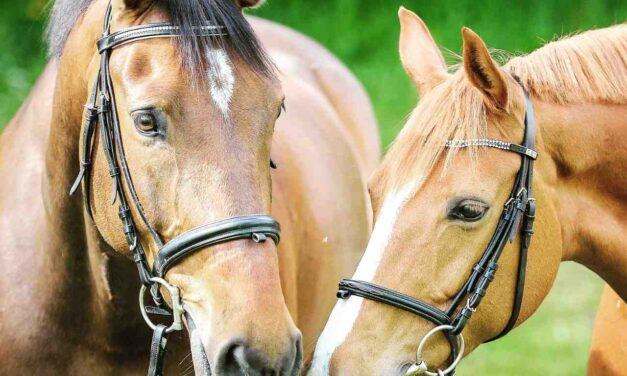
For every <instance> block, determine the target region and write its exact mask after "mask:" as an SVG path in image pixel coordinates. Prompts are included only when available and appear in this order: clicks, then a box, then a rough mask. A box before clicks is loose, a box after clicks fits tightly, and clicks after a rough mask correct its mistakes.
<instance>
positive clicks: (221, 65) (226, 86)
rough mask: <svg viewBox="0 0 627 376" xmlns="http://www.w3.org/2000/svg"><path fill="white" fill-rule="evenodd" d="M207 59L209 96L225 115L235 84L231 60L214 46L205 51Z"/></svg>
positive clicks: (227, 112) (227, 111)
mask: <svg viewBox="0 0 627 376" xmlns="http://www.w3.org/2000/svg"><path fill="white" fill-rule="evenodd" d="M207 60H208V63H209V69H208V70H207V77H208V80H209V91H210V92H211V97H212V98H213V101H214V103H215V104H216V106H218V108H219V109H220V111H221V112H222V114H223V115H224V116H225V117H227V116H228V115H229V105H230V104H231V98H232V97H233V87H234V84H235V76H234V75H233V68H232V67H231V61H230V60H229V57H228V55H227V54H226V53H225V52H224V51H222V50H219V49H215V48H211V49H209V50H208V51H207Z"/></svg>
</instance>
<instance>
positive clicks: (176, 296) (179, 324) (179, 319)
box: [139, 277, 185, 333]
mask: <svg viewBox="0 0 627 376" xmlns="http://www.w3.org/2000/svg"><path fill="white" fill-rule="evenodd" d="M150 282H153V283H157V284H160V285H161V286H163V287H165V288H166V289H167V290H168V291H169V292H170V297H171V298H172V316H173V320H174V321H173V322H172V325H170V326H169V327H167V328H166V330H165V332H166V333H171V332H173V331H175V330H182V329H183V313H185V308H183V304H182V303H181V293H180V291H179V289H178V287H175V286H172V285H171V284H169V283H168V282H167V281H166V280H165V279H163V278H159V277H152V278H150ZM146 290H147V287H146V286H145V285H142V287H141V289H140V290H139V310H140V312H141V314H142V317H143V318H144V321H146V324H148V326H149V327H150V329H152V330H155V329H156V328H157V325H155V324H154V323H153V322H152V320H150V317H148V313H147V312H146V305H145V304H144V296H145V295H146Z"/></svg>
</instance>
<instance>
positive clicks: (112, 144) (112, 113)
mask: <svg viewBox="0 0 627 376" xmlns="http://www.w3.org/2000/svg"><path fill="white" fill-rule="evenodd" d="M110 24H111V4H110V3H109V6H108V7H107V11H106V13H105V17H104V27H103V33H102V38H100V40H98V43H97V47H98V52H99V53H100V70H99V72H98V76H97V78H96V82H95V83H94V85H93V90H92V92H91V94H90V97H89V99H88V102H87V105H86V106H85V107H86V110H85V121H84V126H83V141H82V153H81V162H80V163H81V164H80V171H79V174H78V176H77V178H76V180H75V182H74V184H73V185H72V188H71V189H70V194H73V193H74V192H76V191H77V190H78V188H79V186H80V185H81V182H82V189H83V198H84V205H85V209H86V211H87V213H88V214H89V216H90V217H92V208H91V205H90V199H89V196H90V194H89V189H90V181H89V180H90V173H91V166H92V147H93V141H94V136H95V133H96V129H98V130H99V134H100V139H101V144H102V148H103V152H104V155H105V157H106V159H107V163H108V165H109V174H110V175H111V179H112V181H113V184H112V191H111V203H112V204H114V203H116V202H117V203H118V207H119V211H118V214H119V217H120V220H121V221H122V228H123V231H124V234H125V237H126V240H127V242H128V245H129V248H130V251H131V253H132V255H133V259H134V261H135V263H136V265H137V270H138V272H139V279H140V281H141V283H142V288H141V291H140V307H141V312H142V315H143V317H144V318H145V319H146V322H147V323H148V325H149V326H150V327H151V328H152V329H153V330H154V333H153V338H152V345H151V355H150V364H149V369H148V375H161V374H162V368H163V358H164V355H165V349H166V343H167V334H168V333H170V332H172V331H174V330H181V329H182V315H183V313H184V308H183V306H182V304H181V301H180V295H179V291H178V288H176V287H174V286H172V285H170V284H169V283H167V282H166V281H165V280H164V276H165V274H166V272H167V271H168V270H169V269H170V268H171V267H172V266H173V265H175V264H176V263H177V262H178V261H180V260H181V259H182V258H184V257H186V256H188V255H190V254H192V253H193V252H196V251H198V250H200V249H203V248H206V247H210V246H213V245H216V244H220V243H225V242H230V241H234V240H241V239H252V240H254V241H255V242H264V241H266V239H267V238H268V237H269V238H270V239H272V240H273V241H274V243H275V244H278V243H279V239H280V233H281V229H280V226H279V223H278V222H277V221H276V220H275V219H274V218H272V217H271V216H269V215H248V216H240V217H232V218H228V219H225V220H222V221H219V222H214V223H209V224H206V225H202V226H200V227H197V228H194V229H192V230H189V231H187V232H184V233H182V234H180V235H178V236H176V237H175V238H174V239H172V240H170V241H169V242H167V243H164V242H163V241H162V240H161V237H160V236H159V234H158V232H157V230H156V229H155V228H154V227H153V226H152V225H151V224H150V221H149V220H148V218H147V216H146V213H145V211H144V209H143V207H142V205H141V203H140V200H139V197H138V195H137V192H136V190H135V186H134V185H133V180H132V178H131V174H130V171H129V168H128V164H127V161H126V156H125V153H124V146H123V142H122V135H121V132H120V124H119V119H118V113H117V108H116V102H115V95H114V90H113V83H112V81H111V74H110V71H109V59H110V56H111V52H112V50H113V49H115V48H116V47H119V46H121V45H124V44H127V43H131V42H136V41H139V40H144V39H150V38H163V37H177V36H179V35H181V34H180V29H179V27H178V26H175V25H173V24H171V23H156V24H146V25H141V26H136V27H131V28H127V29H123V30H120V31H117V32H115V33H111V32H110ZM225 30H226V29H225V28H224V27H222V26H216V25H209V24H207V25H200V26H197V27H195V28H194V29H193V32H194V34H195V35H196V36H198V37H221V36H226V35H227V34H226V31H225ZM124 183H125V184H124ZM127 194H128V197H130V200H131V201H132V203H133V205H134V206H135V209H136V211H137V213H138V214H139V217H140V218H141V221H142V222H143V223H144V225H145V226H146V227H147V228H148V231H149V232H150V234H151V237H152V240H153V241H154V242H155V244H156V245H157V247H158V249H159V251H158V253H157V255H156V256H155V260H154V263H153V265H152V268H151V267H149V265H148V261H147V258H146V253H145V251H144V249H143V247H142V244H141V241H140V240H139V235H138V233H137V227H136V225H135V220H134V219H133V216H132V215H131V208H130V206H129V204H128V200H129V198H128V197H127ZM161 287H164V288H165V289H167V290H168V291H169V292H170V297H171V305H172V307H171V308H170V307H167V306H166V305H165V302H164V299H163V297H162V296H161V292H160V288H161ZM147 288H149V289H150V291H151V295H152V297H153V300H154V301H155V303H156V305H157V306H156V307H145V306H144V302H143V296H144V292H145V291H146V289H147ZM148 314H159V315H170V316H172V317H173V324H172V325H170V326H169V327H167V326H165V325H162V324H158V325H155V324H153V323H152V322H151V320H150V319H149V318H148Z"/></svg>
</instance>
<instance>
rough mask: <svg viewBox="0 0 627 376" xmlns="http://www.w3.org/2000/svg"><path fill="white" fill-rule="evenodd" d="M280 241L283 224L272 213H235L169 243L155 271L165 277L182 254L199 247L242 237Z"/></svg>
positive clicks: (260, 240)
mask: <svg viewBox="0 0 627 376" xmlns="http://www.w3.org/2000/svg"><path fill="white" fill-rule="evenodd" d="M266 237H269V238H271V239H272V240H273V241H274V243H275V244H279V240H280V238H281V226H280V225H279V223H278V222H277V221H276V220H275V219H274V218H272V217H270V216H268V215H248V216H241V217H232V218H228V219H225V220H222V221H219V222H215V223H209V224H207V225H203V226H200V227H197V228H195V229H192V230H189V231H187V232H185V233H183V234H181V235H179V236H177V237H175V238H174V239H172V240H170V241H169V242H168V243H166V244H165V245H164V246H163V247H162V248H161V249H160V250H159V253H158V254H157V257H156V258H155V261H154V264H153V267H152V274H153V275H154V276H157V277H162V276H163V275H165V273H166V272H167V271H168V269H169V268H171V267H172V265H173V264H174V263H176V262H177V261H178V260H179V259H180V258H182V257H184V256H187V255H189V254H190V253H192V252H195V251H197V250H199V249H202V248H206V247H210V246H212V245H216V244H220V243H226V242H231V241H234V240H239V239H253V240H254V241H257V242H263V241H265V240H266Z"/></svg>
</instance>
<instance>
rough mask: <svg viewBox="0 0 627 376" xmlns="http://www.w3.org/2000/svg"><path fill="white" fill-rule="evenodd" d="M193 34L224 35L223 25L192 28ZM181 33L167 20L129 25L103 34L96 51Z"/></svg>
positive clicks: (205, 35) (178, 28)
mask: <svg viewBox="0 0 627 376" xmlns="http://www.w3.org/2000/svg"><path fill="white" fill-rule="evenodd" d="M192 31H193V32H194V35H196V36H200V37H218V36H226V35H227V33H226V28H225V27H224V26H215V25H206V26H195V27H193V28H192ZM180 35H181V28H180V27H178V26H174V25H172V24H171V23H169V22H162V23H154V24H147V25H140V26H135V27H130V28H128V29H124V30H120V31H116V32H115V33H112V34H109V35H106V36H103V37H102V38H101V39H100V40H98V42H97V45H98V52H99V53H102V52H103V51H106V50H110V49H113V48H116V47H119V46H121V45H123V44H125V43H129V42H136V41H138V40H142V39H150V38H165V37H178V36H180Z"/></svg>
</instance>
